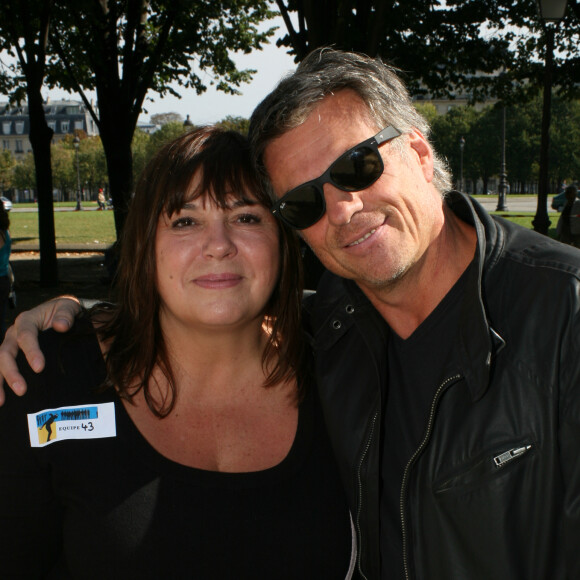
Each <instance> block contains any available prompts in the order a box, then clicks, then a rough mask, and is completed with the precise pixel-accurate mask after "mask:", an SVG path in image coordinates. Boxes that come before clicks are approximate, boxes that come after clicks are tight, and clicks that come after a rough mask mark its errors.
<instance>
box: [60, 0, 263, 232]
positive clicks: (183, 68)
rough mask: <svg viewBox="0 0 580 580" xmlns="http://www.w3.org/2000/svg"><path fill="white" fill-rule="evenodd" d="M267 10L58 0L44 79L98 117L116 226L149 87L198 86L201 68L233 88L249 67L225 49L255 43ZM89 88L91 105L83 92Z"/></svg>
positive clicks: (199, 2) (203, 2) (234, 2)
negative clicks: (240, 66) (92, 92)
mask: <svg viewBox="0 0 580 580" xmlns="http://www.w3.org/2000/svg"><path fill="white" fill-rule="evenodd" d="M272 15H273V14H272V12H270V11H269V10H268V2H267V1H266V0H219V1H218V0H196V1H192V0H108V1H105V0H66V1H65V0H61V1H60V2H58V3H57V17H56V19H55V21H54V25H53V27H52V29H51V41H52V45H53V47H54V50H55V57H54V58H53V60H52V61H51V64H50V75H49V81H50V82H51V83H58V84H59V85H60V86H61V87H62V88H64V89H68V90H71V91H75V92H77V93H79V94H80V95H81V98H82V99H83V101H84V102H85V104H86V106H87V107H88V108H89V109H90V111H91V115H92V116H93V118H94V120H95V122H96V123H97V125H98V128H99V132H100V135H101V139H102V142H103V147H104V150H105V156H106V159H107V168H108V174H109V185H110V190H111V195H112V198H113V203H114V206H115V226H116V229H117V233H120V231H121V230H122V227H123V224H124V220H125V214H126V210H127V205H128V201H129V198H130V195H131V191H132V177H133V173H132V156H131V142H132V139H133V135H134V132H135V128H136V124H137V119H138V117H139V114H140V113H141V111H142V108H143V104H144V101H145V98H146V96H147V94H148V92H149V91H150V90H151V91H153V92H156V93H158V94H160V95H164V94H166V93H172V94H176V92H175V91H174V90H173V89H172V88H171V86H170V83H172V82H174V81H177V82H178V83H179V84H180V85H182V86H184V87H193V88H195V89H196V90H197V91H198V92H202V91H204V90H205V89H206V86H205V85H204V83H203V81H202V78H201V76H200V74H201V71H203V72H205V73H206V74H208V73H209V75H210V77H211V78H212V79H216V81H215V82H217V88H218V89H219V90H223V91H226V92H237V89H236V87H238V86H239V85H240V84H241V83H242V82H246V81H248V80H249V79H250V78H251V73H252V72H254V71H249V70H245V71H239V70H238V69H237V68H236V66H235V64H234V62H233V61H232V60H231V58H230V56H229V52H230V51H244V52H250V51H251V50H253V49H257V48H260V47H261V45H262V44H263V43H264V42H266V40H267V38H268V36H270V35H271V34H272V33H273V30H267V31H264V32H259V31H258V30H257V24H259V23H260V22H261V21H262V20H264V19H266V18H269V17H271V16H272ZM87 39H90V48H91V50H87ZM194 61H195V62H196V63H197V67H198V69H196V68H194V66H193V62H194ZM63 71H64V73H63ZM212 82H214V81H213V80H212ZM90 89H94V90H95V91H96V94H97V103H98V112H97V111H96V110H94V108H93V107H92V106H91V103H90V101H89V99H88V98H87V97H86V95H85V92H84V91H85V90H90Z"/></svg>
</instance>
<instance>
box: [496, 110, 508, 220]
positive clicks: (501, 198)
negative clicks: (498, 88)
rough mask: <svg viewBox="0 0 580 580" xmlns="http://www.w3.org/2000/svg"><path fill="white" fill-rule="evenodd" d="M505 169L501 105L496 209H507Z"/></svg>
mask: <svg viewBox="0 0 580 580" xmlns="http://www.w3.org/2000/svg"><path fill="white" fill-rule="evenodd" d="M507 189H508V182H507V170H506V164H505V105H504V106H503V121H502V127H501V173H500V174H499V192H498V193H499V195H498V198H497V208H496V211H507V205H506V202H505V196H506V194H507Z"/></svg>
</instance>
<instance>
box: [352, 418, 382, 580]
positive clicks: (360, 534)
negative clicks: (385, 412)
mask: <svg viewBox="0 0 580 580" xmlns="http://www.w3.org/2000/svg"><path fill="white" fill-rule="evenodd" d="M378 416H379V412H378V411H376V412H375V414H374V415H373V418H372V419H371V427H370V432H369V436H368V438H367V442H366V445H365V447H364V449H363V452H362V454H361V456H360V461H359V462H358V467H357V484H358V508H357V512H356V533H357V537H358V557H357V560H358V571H359V573H360V575H361V578H363V579H364V580H368V579H367V577H366V576H365V575H364V572H363V571H362V566H361V553H362V533H361V529H360V515H361V512H362V496H363V484H362V477H361V471H362V464H363V462H364V460H365V457H366V455H367V453H368V450H369V448H370V446H371V441H372V439H373V436H374V433H375V425H376V422H377V417H378Z"/></svg>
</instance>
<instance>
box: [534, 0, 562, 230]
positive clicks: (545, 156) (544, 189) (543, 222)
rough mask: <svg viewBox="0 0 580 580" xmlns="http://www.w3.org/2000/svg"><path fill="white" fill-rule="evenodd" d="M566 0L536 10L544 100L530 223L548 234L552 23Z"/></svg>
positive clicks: (545, 2)
mask: <svg viewBox="0 0 580 580" xmlns="http://www.w3.org/2000/svg"><path fill="white" fill-rule="evenodd" d="M567 4H568V0H538V10H539V12H540V18H541V21H542V28H543V29H544V35H545V37H546V57H545V64H544V102H543V106H542V136H541V141H540V175H539V179H538V207H537V210H536V217H535V218H534V219H533V221H532V224H533V226H534V230H536V231H537V232H540V233H541V234H547V233H548V229H549V227H550V223H551V222H550V219H549V218H548V187H549V171H548V169H549V167H548V166H549V149H550V122H551V116H552V66H553V63H554V32H555V26H552V24H554V25H556V24H557V23H558V22H560V20H562V18H564V14H565V12H566V5H567Z"/></svg>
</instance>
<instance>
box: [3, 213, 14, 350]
mask: <svg viewBox="0 0 580 580" xmlns="http://www.w3.org/2000/svg"><path fill="white" fill-rule="evenodd" d="M9 228H10V217H9V215H8V212H7V211H6V210H5V209H4V206H3V205H2V204H0V316H1V317H2V318H1V320H0V340H4V335H5V334H6V316H7V315H8V298H9V296H10V291H11V288H12V280H13V278H12V271H11V266H10V253H11V251H12V239H11V237H10V231H9Z"/></svg>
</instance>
